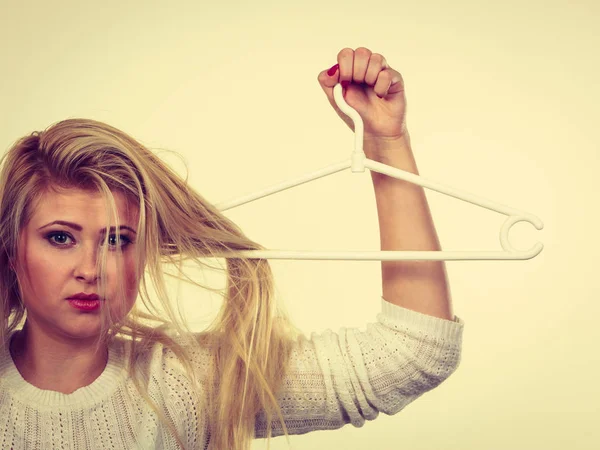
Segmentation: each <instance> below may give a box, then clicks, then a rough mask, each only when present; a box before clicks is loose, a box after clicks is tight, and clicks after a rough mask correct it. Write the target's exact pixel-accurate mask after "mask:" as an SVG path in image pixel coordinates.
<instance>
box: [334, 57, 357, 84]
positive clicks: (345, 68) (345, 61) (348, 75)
mask: <svg viewBox="0 0 600 450" xmlns="http://www.w3.org/2000/svg"><path fill="white" fill-rule="evenodd" d="M337 61H338V64H339V65H340V79H339V82H340V83H342V82H344V81H347V82H352V76H353V72H354V50H352V49H351V48H343V49H342V50H340V52H339V53H338V56H337ZM344 84H345V83H344Z"/></svg>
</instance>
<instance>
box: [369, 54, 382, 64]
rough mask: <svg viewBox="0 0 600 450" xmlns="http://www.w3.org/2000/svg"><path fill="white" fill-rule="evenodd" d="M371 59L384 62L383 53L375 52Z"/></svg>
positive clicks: (380, 62)
mask: <svg viewBox="0 0 600 450" xmlns="http://www.w3.org/2000/svg"><path fill="white" fill-rule="evenodd" d="M371 61H373V62H375V63H377V64H383V55H381V54H379V53H373V54H372V55H371Z"/></svg>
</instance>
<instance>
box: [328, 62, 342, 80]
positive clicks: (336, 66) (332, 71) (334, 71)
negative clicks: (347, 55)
mask: <svg viewBox="0 0 600 450" xmlns="http://www.w3.org/2000/svg"><path fill="white" fill-rule="evenodd" d="M338 67H340V65H339V64H336V65H335V66H333V67H332V68H331V69H329V70H328V71H327V75H329V76H330V77H332V76H333V75H335V73H336V72H337V70H338Z"/></svg>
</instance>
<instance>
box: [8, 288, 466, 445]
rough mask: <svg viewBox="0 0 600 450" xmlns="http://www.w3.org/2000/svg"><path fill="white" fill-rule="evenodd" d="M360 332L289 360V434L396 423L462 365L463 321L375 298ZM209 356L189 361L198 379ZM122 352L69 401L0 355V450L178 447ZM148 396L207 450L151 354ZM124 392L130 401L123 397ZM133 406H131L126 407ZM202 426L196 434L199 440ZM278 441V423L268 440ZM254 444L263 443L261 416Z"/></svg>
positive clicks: (306, 343)
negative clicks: (373, 314) (372, 317)
mask: <svg viewBox="0 0 600 450" xmlns="http://www.w3.org/2000/svg"><path fill="white" fill-rule="evenodd" d="M381 308H382V309H381V313H379V314H378V315H377V321H376V322H375V323H369V324H367V328H366V331H360V330H359V329H358V328H344V327H342V328H341V329H340V331H339V333H333V332H332V331H331V330H329V329H328V330H326V331H324V332H323V333H321V334H317V333H312V334H311V338H310V339H307V338H306V337H305V336H302V337H301V338H300V339H299V341H298V345H297V347H296V349H295V350H294V352H293V355H292V359H291V364H292V366H291V372H290V374H289V376H288V377H287V378H286V379H285V380H284V390H283V391H284V392H283V393H282V394H281V396H280V397H279V398H278V399H279V404H280V406H281V409H282V413H283V416H284V418H285V424H286V427H287V429H288V432H289V433H290V434H304V433H308V432H310V431H313V430H331V429H337V428H341V427H342V426H344V425H345V424H348V423H350V424H352V425H353V426H355V427H361V426H362V425H363V424H364V423H365V420H373V419H375V418H376V417H377V416H378V414H379V412H380V411H381V412H383V413H385V414H388V415H392V414H396V413H397V412H399V411H400V410H402V409H403V408H404V407H405V406H406V405H408V404H409V403H410V402H412V401H413V400H415V399H417V398H418V397H419V396H421V395H422V394H424V393H425V392H427V391H429V390H431V389H433V388H435V387H436V386H438V385H439V384H440V383H442V382H443V381H444V380H445V379H446V378H448V377H449V376H450V374H452V373H453V372H454V371H455V370H456V369H457V367H458V365H459V363H460V355H461V348H462V334H463V328H464V322H463V321H462V320H461V319H460V318H458V317H456V316H455V317H454V321H449V320H443V319H440V318H437V317H433V316H428V315H424V314H421V313H418V312H416V311H412V310H409V309H406V308H402V307H399V306H396V305H393V304H391V303H388V302H387V301H385V300H384V299H383V298H382V299H381ZM209 356H210V355H209V354H208V353H207V352H206V351H203V349H198V351H197V352H195V353H194V359H195V360H194V366H195V367H196V368H197V369H198V371H199V372H198V373H199V374H201V373H202V370H203V369H206V368H207V367H208V358H209ZM122 358H123V347H122V346H114V347H111V348H110V349H109V360H108V364H107V366H106V368H105V369H104V372H103V373H102V374H101V375H100V376H99V377H98V378H97V379H96V380H95V381H94V382H93V383H92V384H90V385H88V386H85V387H82V388H80V389H78V390H76V391H75V392H73V393H71V394H68V395H67V394H63V393H60V392H55V391H49V390H41V389H38V388H36V387H35V386H33V385H31V384H29V383H27V382H26V381H25V380H24V379H23V377H22V376H21V374H20V373H19V371H18V370H17V368H16V366H15V365H14V362H13V360H12V357H11V356H10V352H9V349H8V347H4V348H2V349H1V350H0V448H1V449H14V450H18V449H32V450H33V449H35V450H46V449H47V450H55V449H73V450H75V449H77V450H96V449H103V450H108V449H119V450H123V449H136V450H137V449H148V450H149V449H155V448H160V449H165V450H171V449H173V450H175V449H176V448H177V445H176V443H175V441H174V439H172V437H171V436H170V435H169V433H168V430H164V429H163V426H162V424H161V423H160V422H159V421H158V418H157V416H156V414H155V413H154V412H153V411H152V410H151V409H150V407H149V406H148V405H147V404H146V403H145V401H144V400H143V398H141V397H140V396H139V394H138V395H136V393H135V392H136V391H135V387H134V385H133V382H132V381H131V380H130V379H129V378H128V377H127V373H126V371H125V370H124V364H123V363H122ZM145 363H146V364H147V365H146V367H147V368H148V370H149V372H150V379H151V383H150V387H149V391H150V394H151V395H152V397H153V399H154V400H155V401H158V402H159V403H160V404H161V406H162V408H163V411H166V412H167V414H169V415H170V416H171V417H172V418H173V419H174V421H175V423H176V424H177V427H178V431H179V432H180V433H182V432H183V436H187V448H189V449H206V448H208V441H209V439H210V436H209V433H208V432H207V431H206V430H208V428H207V427H206V425H207V420H209V418H206V417H205V414H203V413H202V411H198V410H197V409H196V408H195V407H194V405H193V404H192V400H191V398H190V395H189V394H188V392H189V385H190V384H189V382H188V380H187V378H185V377H184V376H183V375H182V374H181V373H180V371H178V370H176V369H175V367H176V366H177V364H176V357H175V356H174V354H173V353H172V352H171V351H170V350H169V349H165V348H162V347H157V348H155V349H154V351H153V352H152V353H151V354H150V355H149V356H148V360H147V361H145ZM127 392H128V393H129V395H126V394H127ZM131 399H133V401H131ZM197 423H200V427H199V429H200V430H205V432H204V433H203V434H202V435H198V434H197V433H196V424H197ZM282 434H283V430H282V428H281V425H280V424H279V422H278V421H277V416H275V422H274V423H273V434H272V435H273V436H280V435H282ZM256 437H257V438H264V437H266V430H265V423H264V416H263V415H262V413H261V414H259V415H258V416H257V423H256Z"/></svg>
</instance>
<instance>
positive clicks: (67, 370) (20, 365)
mask: <svg viewBox="0 0 600 450" xmlns="http://www.w3.org/2000/svg"><path fill="white" fill-rule="evenodd" d="M93 345H95V344H91V345H87V346H83V347H82V346H81V345H74V344H73V343H72V342H65V341H57V340H56V339H55V338H54V339H53V338H51V337H48V336H37V335H36V333H30V332H28V330H27V327H24V328H23V330H21V331H18V332H16V333H15V335H14V336H13V339H12V340H11V343H10V353H11V356H12V359H13V361H14V363H15V366H16V367H17V369H18V370H19V372H20V374H21V376H22V377H23V378H24V379H25V381H27V382H28V383H30V384H32V385H34V386H35V387H37V388H39V389H44V390H51V391H57V392H62V393H64V394H70V393H72V392H74V391H76V390H77V389H79V388H81V387H85V386H88V385H89V384H91V383H93V382H94V380H96V378H98V377H99V376H100V375H101V374H102V372H103V371H104V369H105V367H106V364H107V362H108V346H105V347H103V348H102V349H101V351H100V352H99V353H95V352H94V350H95V349H93ZM40 374H43V375H40Z"/></svg>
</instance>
